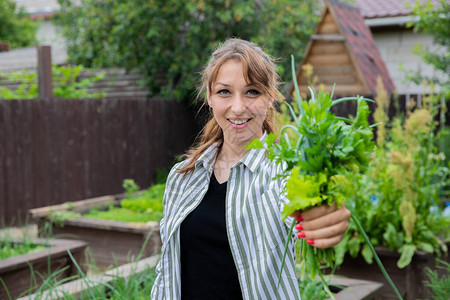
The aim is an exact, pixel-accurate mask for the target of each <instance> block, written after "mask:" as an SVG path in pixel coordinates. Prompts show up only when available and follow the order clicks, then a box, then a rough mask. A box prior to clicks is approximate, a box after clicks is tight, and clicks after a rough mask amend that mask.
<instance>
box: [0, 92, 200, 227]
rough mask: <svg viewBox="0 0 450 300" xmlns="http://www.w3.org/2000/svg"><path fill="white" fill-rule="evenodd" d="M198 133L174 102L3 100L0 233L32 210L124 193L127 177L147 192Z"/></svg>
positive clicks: (186, 111) (187, 113)
mask: <svg viewBox="0 0 450 300" xmlns="http://www.w3.org/2000/svg"><path fill="white" fill-rule="evenodd" d="M197 127H198V125H197V123H196V122H194V116H193V112H192V109H191V108H186V104H180V103H177V102H176V101H175V100H167V99H142V98H140V99H138V98H132V99H130V98H127V99H125V98H124V99H107V100H106V99H103V100H93V99H88V100H57V99H46V100H2V101H0V221H1V222H2V224H1V225H0V227H2V226H5V225H12V224H14V225H17V224H19V223H22V224H23V223H24V217H25V216H26V212H27V211H28V209H30V208H35V207H40V206H44V205H50V204H58V203H64V202H67V201H76V200H80V199H85V198H89V197H95V196H100V195H107V194H115V193H121V192H123V189H122V181H123V179H125V178H132V179H135V180H136V182H137V183H138V184H139V185H140V186H141V187H142V188H145V187H148V186H149V185H150V183H151V182H153V181H154V179H155V172H156V170H157V169H159V168H170V166H171V165H172V163H173V160H174V157H175V155H178V154H181V153H183V152H184V151H185V150H186V148H187V147H188V146H189V145H190V144H191V143H192V141H193V139H194V137H195V135H196V133H197V132H198V128H197ZM20 219H21V220H22V221H20Z"/></svg>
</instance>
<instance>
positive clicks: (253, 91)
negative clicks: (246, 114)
mask: <svg viewBox="0 0 450 300" xmlns="http://www.w3.org/2000/svg"><path fill="white" fill-rule="evenodd" d="M247 94H249V95H252V96H257V95H260V94H261V93H260V92H259V91H258V90H253V89H252V90H249V91H248V92H247Z"/></svg>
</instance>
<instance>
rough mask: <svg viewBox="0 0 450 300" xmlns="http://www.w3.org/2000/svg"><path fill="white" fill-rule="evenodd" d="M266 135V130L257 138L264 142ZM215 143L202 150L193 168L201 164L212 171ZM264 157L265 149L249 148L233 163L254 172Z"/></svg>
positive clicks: (215, 151) (216, 150) (215, 153)
mask: <svg viewBox="0 0 450 300" xmlns="http://www.w3.org/2000/svg"><path fill="white" fill-rule="evenodd" d="M266 137H267V132H264V134H263V135H262V136H261V137H260V138H259V140H260V141H261V142H263V143H264V140H265V139H266ZM217 145H218V143H214V144H212V145H211V146H209V147H208V149H206V150H205V152H203V154H202V155H200V157H199V158H198V159H197V161H196V162H195V168H198V167H199V166H202V167H203V168H205V169H206V170H207V171H208V173H211V172H212V170H213V168H214V162H215V160H216V156H217V153H218V149H217ZM265 157H266V150H265V149H250V151H248V152H247V153H246V154H245V155H244V157H243V158H242V159H241V160H240V161H238V162H237V163H236V164H235V166H239V165H240V164H243V165H245V166H246V167H247V168H249V169H250V171H252V172H255V171H256V170H257V169H258V167H259V166H260V165H261V163H262V162H263V160H264V159H265Z"/></svg>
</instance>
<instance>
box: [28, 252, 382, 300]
mask: <svg viewBox="0 0 450 300" xmlns="http://www.w3.org/2000/svg"><path fill="white" fill-rule="evenodd" d="M158 260H159V256H158V255H154V256H151V257H148V258H145V259H142V260H140V261H137V262H133V263H129V264H126V265H122V266H120V267H118V268H115V269H112V270H109V271H107V272H105V274H103V275H101V276H89V277H86V278H82V279H78V280H74V281H71V282H68V283H65V284H62V285H60V286H58V287H55V288H53V289H52V291H51V292H45V293H43V294H39V295H38V294H34V295H30V296H27V297H23V298H20V299H19V300H31V299H33V300H34V299H59V298H61V297H63V298H65V299H68V298H70V299H82V298H83V296H84V295H89V294H90V293H94V292H95V291H98V290H99V289H100V290H101V289H104V288H105V286H106V285H111V286H112V287H114V282H117V280H118V279H119V278H122V279H125V280H127V279H129V278H130V277H131V276H140V275H141V274H142V273H143V272H149V269H150V268H154V267H155V266H156V264H157V262H158ZM152 272H154V270H153V269H152ZM132 278H133V279H134V278H136V277H132ZM381 286H382V284H381V283H378V282H373V281H366V280H358V279H349V278H340V277H333V278H331V280H330V288H331V289H333V291H334V292H335V299H336V300H348V299H352V300H362V299H365V300H371V299H373V300H378V299H382V298H380V297H379V291H380V288H381ZM147 288H148V287H147ZM107 290H108V288H106V291H105V293H106V294H107V293H108V291H107ZM122 296H125V295H122ZM72 297H73V298H72ZM125 298H126V296H125Z"/></svg>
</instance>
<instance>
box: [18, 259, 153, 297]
mask: <svg viewBox="0 0 450 300" xmlns="http://www.w3.org/2000/svg"><path fill="white" fill-rule="evenodd" d="M158 260H159V255H153V256H151V257H147V258H144V259H141V260H139V261H136V262H131V263H128V264H125V265H122V266H119V267H117V268H114V269H111V270H108V271H106V272H105V273H104V274H103V275H93V276H88V277H85V278H81V279H78V280H74V281H71V282H68V283H65V284H62V285H60V286H57V287H54V288H52V291H51V292H50V291H47V292H44V293H39V294H33V295H30V296H26V297H23V298H20V299H19V300H39V299H66V298H70V299H83V296H85V295H91V292H95V291H96V290H99V289H104V288H105V286H106V285H107V284H108V285H109V284H114V280H117V279H119V278H124V279H126V278H129V277H130V276H139V274H142V273H143V272H149V269H151V268H154V267H155V266H156V264H157V263H158ZM153 272H154V270H153ZM106 293H107V291H106ZM122 296H123V299H127V298H129V297H130V296H131V295H122ZM148 296H150V295H148ZM105 298H106V297H105Z"/></svg>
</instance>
